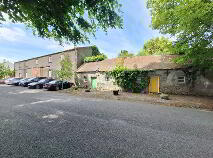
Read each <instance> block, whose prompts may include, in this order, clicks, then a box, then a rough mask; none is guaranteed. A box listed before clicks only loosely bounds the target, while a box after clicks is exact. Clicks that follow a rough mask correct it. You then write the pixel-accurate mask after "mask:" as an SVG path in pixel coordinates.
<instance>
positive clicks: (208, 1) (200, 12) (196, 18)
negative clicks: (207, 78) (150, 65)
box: [147, 0, 213, 68]
mask: <svg viewBox="0 0 213 158" xmlns="http://www.w3.org/2000/svg"><path fill="white" fill-rule="evenodd" d="M147 3H148V5H147V6H148V9H150V12H151V16H152V28H153V29H156V30H159V31H160V33H162V34H170V35H172V36H175V37H176V39H177V40H176V42H175V43H174V46H175V49H174V50H175V52H177V53H179V54H181V55H182V56H181V57H180V58H179V59H178V60H176V62H178V63H180V64H187V65H192V66H194V67H199V68H213V62H212V59H213V53H212V52H213V43H212V39H213V30H212V28H213V27H212V26H213V17H212V15H213V2H212V0H172V1H171V0H148V2H147Z"/></svg>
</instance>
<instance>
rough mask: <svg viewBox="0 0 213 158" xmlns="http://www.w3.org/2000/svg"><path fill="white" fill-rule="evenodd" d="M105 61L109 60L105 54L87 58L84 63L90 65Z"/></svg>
mask: <svg viewBox="0 0 213 158" xmlns="http://www.w3.org/2000/svg"><path fill="white" fill-rule="evenodd" d="M105 59H107V56H106V55H104V54H101V55H97V56H91V57H86V58H84V62H85V63H90V62H96V61H102V60H105Z"/></svg>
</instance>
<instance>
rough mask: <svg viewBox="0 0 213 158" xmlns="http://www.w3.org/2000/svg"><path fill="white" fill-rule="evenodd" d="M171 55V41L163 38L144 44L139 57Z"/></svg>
mask: <svg viewBox="0 0 213 158" xmlns="http://www.w3.org/2000/svg"><path fill="white" fill-rule="evenodd" d="M164 54H172V41H170V40H169V39H168V38H165V37H157V38H153V39H150V40H148V41H147V42H145V43H144V46H143V49H141V50H140V52H139V54H138V55H140V56H144V55H164Z"/></svg>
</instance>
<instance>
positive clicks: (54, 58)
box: [14, 47, 92, 82]
mask: <svg viewBox="0 0 213 158" xmlns="http://www.w3.org/2000/svg"><path fill="white" fill-rule="evenodd" d="M65 56H68V57H69V58H70V60H71V62H72V65H73V67H72V69H73V72H75V71H76V70H77V69H78V68H79V67H80V66H81V65H82V64H83V62H84V58H85V57H88V56H92V48H91V47H77V48H74V49H70V50H65V51H62V52H57V53H53V54H48V55H44V56H40V57H35V58H32V59H27V60H23V61H19V62H15V64H14V68H15V77H23V78H31V77H53V78H54V77H55V76H54V73H53V72H54V70H60V68H61V66H60V61H61V60H63V59H64V57H65ZM72 81H73V82H74V76H73V79H72Z"/></svg>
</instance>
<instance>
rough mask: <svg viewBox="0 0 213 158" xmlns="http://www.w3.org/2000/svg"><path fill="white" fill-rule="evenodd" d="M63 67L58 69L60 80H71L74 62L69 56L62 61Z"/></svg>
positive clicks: (57, 73)
mask: <svg viewBox="0 0 213 158" xmlns="http://www.w3.org/2000/svg"><path fill="white" fill-rule="evenodd" d="M60 65H61V69H60V70H56V75H57V78H59V79H60V80H71V79H72V77H73V71H72V62H71V61H70V58H69V57H68V56H65V58H64V59H63V60H62V61H61V62H60Z"/></svg>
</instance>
